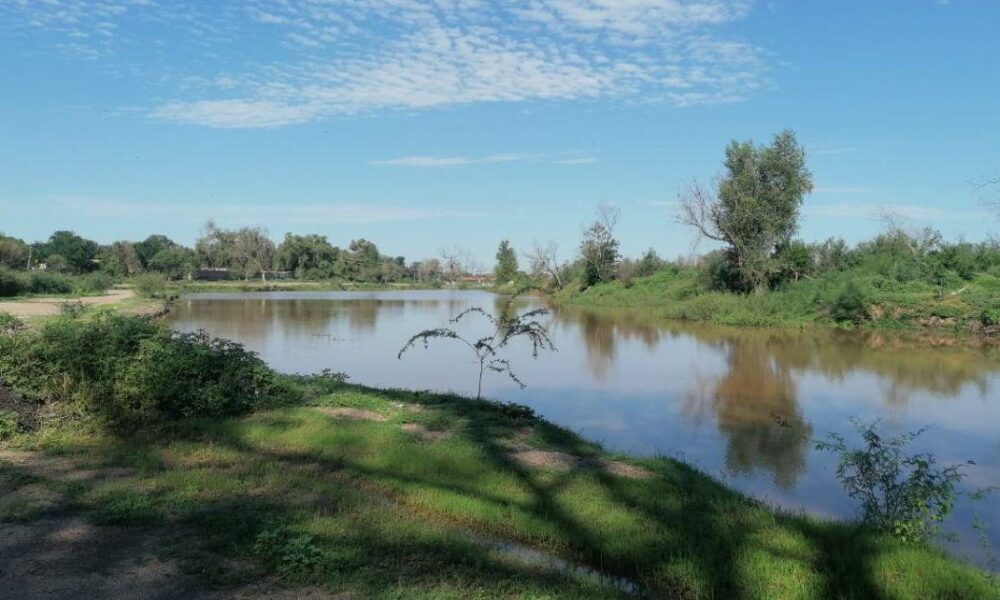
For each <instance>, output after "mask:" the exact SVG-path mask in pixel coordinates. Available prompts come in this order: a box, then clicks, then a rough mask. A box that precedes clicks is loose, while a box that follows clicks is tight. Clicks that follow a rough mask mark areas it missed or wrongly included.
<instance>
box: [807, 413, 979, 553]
mask: <svg viewBox="0 0 1000 600" xmlns="http://www.w3.org/2000/svg"><path fill="white" fill-rule="evenodd" d="M853 422H854V426H855V428H856V429H857V431H858V433H859V434H860V436H861V438H862V441H863V444H864V445H863V446H862V447H861V448H848V447H847V444H846V443H845V442H844V438H843V437H842V436H840V435H838V434H835V433H829V434H827V439H826V440H825V441H822V442H819V443H817V444H816V447H817V448H818V449H820V450H827V451H831V452H834V453H836V454H837V455H838V456H839V461H838V464H837V479H839V480H840V482H841V484H842V485H843V486H844V489H845V490H847V494H848V495H849V496H850V497H852V498H856V499H858V500H860V501H861V507H862V511H863V512H862V522H863V523H864V524H865V525H868V526H870V527H872V528H874V529H876V530H878V531H882V532H885V533H890V534H892V535H894V536H896V537H898V538H900V539H901V540H903V541H904V542H918V543H921V542H925V541H927V540H928V539H929V538H930V537H931V536H932V535H933V534H935V533H937V532H938V531H939V529H940V526H941V523H942V522H943V521H944V519H945V518H946V517H947V516H948V515H949V514H950V513H951V510H952V507H953V505H954V502H955V498H956V496H957V494H958V492H957V491H956V486H957V485H958V483H959V482H961V481H962V478H963V477H964V473H963V470H962V469H963V467H964V465H952V466H948V467H939V466H937V463H936V460H935V458H934V455H933V454H929V453H925V454H907V453H906V447H907V446H908V445H909V444H910V442H912V441H913V440H914V439H915V438H916V437H917V436H918V435H920V434H921V433H922V431H918V432H916V433H907V434H903V435H900V436H896V437H893V438H886V437H883V436H882V435H881V434H880V433H879V430H878V425H879V423H878V421H875V422H871V423H866V422H864V421H861V420H857V419H855V420H854V421H853Z"/></svg>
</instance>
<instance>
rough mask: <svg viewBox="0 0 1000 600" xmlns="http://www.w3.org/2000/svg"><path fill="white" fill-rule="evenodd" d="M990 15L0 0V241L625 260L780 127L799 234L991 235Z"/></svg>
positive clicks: (576, 4)
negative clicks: (532, 253)
mask: <svg viewBox="0 0 1000 600" xmlns="http://www.w3.org/2000/svg"><path fill="white" fill-rule="evenodd" d="M998 24H1000V0H950V1H943V0H841V1H838V2H820V1H812V0H772V1H752V0H689V1H688V0H507V1H504V2H488V1H486V0H270V1H269V0H240V1H229V0H215V1H213V2H201V1H199V2H184V1H181V0H177V1H168V0H98V1H89V2H88V1H82V0H0V231H3V232H5V233H7V234H9V235H15V236H17V237H21V238H24V239H27V240H30V241H34V240H39V239H44V238H46V237H47V236H48V235H49V234H50V233H51V232H52V231H54V230H57V229H70V230H73V231H76V232H77V233H79V234H81V235H84V236H86V237H90V238H92V239H95V240H98V241H100V242H102V243H108V242H111V241H114V240H118V239H133V240H134V239H142V238H145V237H146V236H147V235H149V234H152V233H163V234H167V235H169V236H170V237H172V238H174V239H176V240H177V241H180V242H183V243H192V242H193V241H194V239H195V238H196V237H197V235H198V232H199V229H200V228H201V227H202V225H203V224H204V223H205V221H206V220H207V219H215V220H216V222H217V223H219V224H220V225H221V226H224V227H238V226H244V225H247V226H263V227H266V228H267V229H268V230H269V232H270V233H271V235H272V236H273V237H275V238H276V239H279V240H280V238H282V237H283V236H284V234H285V233H286V232H294V233H320V234H324V235H327V236H328V237H329V239H330V240H331V242H332V243H334V244H337V245H341V246H346V245H347V244H348V243H349V241H350V240H351V239H354V238H361V237H363V238H367V239H370V240H373V241H375V242H376V243H377V244H378V245H379V248H380V249H381V250H382V251H383V253H385V254H389V255H404V256H406V257H407V258H409V259H411V260H415V259H420V258H426V257H431V256H435V255H437V254H438V253H439V252H440V250H442V249H449V250H451V249H453V248H455V247H461V248H464V249H466V250H468V251H469V252H471V253H472V255H473V256H474V257H476V258H477V259H478V261H479V262H480V264H482V265H484V266H486V267H489V266H492V263H493V254H494V252H495V249H496V246H497V244H498V243H499V241H500V240H501V239H504V238H507V239H509V240H511V242H512V243H513V245H514V247H515V248H516V249H518V250H521V251H526V250H528V249H529V248H530V246H531V245H532V244H533V243H534V242H535V241H539V242H548V241H550V240H551V241H555V242H556V243H558V244H559V247H560V253H561V255H562V257H563V258H571V257H572V255H573V254H574V253H575V252H576V249H577V246H578V243H579V238H580V233H581V231H582V230H583V228H584V227H585V225H586V224H587V223H588V222H589V221H590V220H592V218H593V214H594V210H595V207H596V206H597V205H598V204H599V203H602V202H603V203H610V204H613V205H615V206H617V207H618V208H619V209H620V211H621V221H620V225H619V227H618V231H617V233H618V236H619V238H620V239H621V243H622V249H623V251H624V252H625V253H626V254H628V255H637V254H639V253H641V252H642V251H644V250H645V249H646V248H650V247H652V248H654V249H656V250H657V252H659V253H660V255H661V256H664V257H668V258H673V257H676V256H681V255H688V254H691V253H694V252H702V251H705V250H707V249H710V246H707V245H706V244H704V243H701V244H698V243H697V240H696V238H695V237H694V236H693V234H692V232H691V231H689V230H688V229H686V228H684V227H683V226H681V225H679V224H678V223H677V222H676V220H675V213H676V203H677V198H678V195H679V194H680V193H682V192H683V190H684V189H685V188H686V187H688V186H689V185H691V183H692V182H694V181H700V182H702V183H711V182H712V180H713V178H715V177H717V176H718V175H719V174H720V172H721V168H722V166H721V162H722V157H723V150H724V148H725V146H726V144H727V143H728V142H729V141H730V140H733V139H738V140H753V141H754V142H756V143H760V144H763V143H767V142H768V141H769V140H770V138H771V137H772V136H773V135H774V134H775V133H776V132H778V131H780V130H783V129H792V130H794V131H795V132H796V134H797V135H798V139H799V141H800V142H801V143H802V144H803V145H804V146H805V148H806V152H807V161H808V165H809V168H810V169H811V171H812V173H813V176H814V182H815V190H814V191H813V193H812V194H811V195H809V196H808V197H807V198H806V199H805V202H804V205H803V208H802V213H803V218H802V223H801V229H800V235H801V237H802V238H804V239H806V240H822V239H826V238H827V237H830V236H838V237H843V238H845V239H847V240H848V241H851V242H855V241H859V240H862V239H865V238H868V237H870V236H871V235H873V234H875V233H876V232H877V231H878V230H879V229H880V228H881V227H882V222H881V219H880V215H882V214H884V213H887V212H890V213H894V214H896V215H898V216H899V217H902V218H903V220H904V222H905V224H906V225H907V226H908V227H912V228H923V227H934V228H937V229H939V230H940V231H941V232H942V233H943V234H944V235H945V236H946V237H948V238H950V239H957V238H959V237H964V238H965V239H968V240H970V241H976V240H981V239H985V238H987V237H989V236H990V235H993V234H995V233H1000V222H998V220H997V219H996V218H995V214H994V213H993V212H992V211H991V210H990V209H989V208H987V206H986V202H987V201H988V200H989V199H990V196H993V197H996V196H997V195H1000V192H997V191H996V190H991V189H989V188H981V187H978V186H977V185H976V182H978V181H982V180H985V179H988V178H991V177H996V176H998V175H1000V109H998V107H1000V68H998V66H997V65H1000V38H998V37H997V25H998Z"/></svg>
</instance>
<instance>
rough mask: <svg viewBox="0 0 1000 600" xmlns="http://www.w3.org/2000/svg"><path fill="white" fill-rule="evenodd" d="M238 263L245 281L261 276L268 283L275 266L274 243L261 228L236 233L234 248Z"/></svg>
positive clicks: (251, 228) (250, 228)
mask: <svg viewBox="0 0 1000 600" xmlns="http://www.w3.org/2000/svg"><path fill="white" fill-rule="evenodd" d="M233 251H234V254H233V256H234V258H235V260H236V263H237V264H238V265H239V266H240V268H241V269H242V270H243V276H244V278H245V279H250V278H251V277H254V276H256V275H260V279H261V281H267V272H268V271H270V270H271V269H272V268H273V266H274V242H272V241H271V238H269V237H268V235H267V230H266V229H263V228H261V227H244V228H242V229H240V230H239V231H237V232H236V233H235V243H234V246H233Z"/></svg>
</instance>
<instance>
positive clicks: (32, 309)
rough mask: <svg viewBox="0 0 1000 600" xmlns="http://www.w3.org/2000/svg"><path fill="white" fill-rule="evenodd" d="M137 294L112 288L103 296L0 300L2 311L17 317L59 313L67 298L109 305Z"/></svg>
mask: <svg viewBox="0 0 1000 600" xmlns="http://www.w3.org/2000/svg"><path fill="white" fill-rule="evenodd" d="M134 296H135V292H134V291H133V290H111V291H109V292H108V293H107V294H104V295H103V296H84V297H81V298H38V299H36V300H21V301H19V302H0V312H5V313H8V314H11V315H14V316H15V317H44V316H51V315H57V314H59V306H60V305H61V304H62V303H63V302H65V301H66V300H70V301H72V302H80V303H82V304H83V305H84V306H107V305H109V304H117V303H119V302H124V301H125V300H128V299H129V298H132V297H134Z"/></svg>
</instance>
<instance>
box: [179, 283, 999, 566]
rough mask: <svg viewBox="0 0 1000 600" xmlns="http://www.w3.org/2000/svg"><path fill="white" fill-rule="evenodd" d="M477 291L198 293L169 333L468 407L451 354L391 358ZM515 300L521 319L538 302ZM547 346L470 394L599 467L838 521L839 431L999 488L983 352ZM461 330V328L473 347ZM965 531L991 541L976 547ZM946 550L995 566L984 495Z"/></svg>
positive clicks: (472, 378) (702, 332) (578, 328)
mask: <svg viewBox="0 0 1000 600" xmlns="http://www.w3.org/2000/svg"><path fill="white" fill-rule="evenodd" d="M503 303H504V300H503V299H502V298H500V297H498V296H495V295H493V294H490V293H487V292H480V291H446V290H442V291H404V292H273V293H235V294H199V295H193V296H189V297H186V298H184V299H182V300H181V301H179V302H178V303H177V305H176V306H175V309H174V311H173V313H172V314H171V315H170V317H169V318H168V322H169V323H170V325H171V326H172V327H174V328H175V329H178V330H181V331H191V330H196V329H205V330H207V331H208V332H210V333H212V334H213V335H217V336H222V337H227V338H230V339H233V340H236V341H239V342H241V343H243V344H245V345H246V346H247V347H249V348H251V349H253V350H255V351H257V352H258V353H260V355H261V356H262V357H263V358H264V359H265V360H266V361H267V362H268V363H270V364H271V365H272V366H273V367H275V368H276V369H278V370H281V371H286V372H300V373H309V372H319V371H321V370H323V369H327V368H329V369H333V370H335V371H343V372H346V373H348V374H349V375H350V376H351V380H352V381H355V382H358V383H364V384H369V385H377V386H398V387H407V388H414V389H432V390H441V391H445V390H451V391H455V392H458V393H461V394H471V395H474V394H475V391H476V373H477V368H476V366H475V365H474V363H473V362H472V360H471V358H472V357H471V355H470V354H469V351H468V349H467V348H464V347H462V346H461V345H460V344H458V343H455V342H454V341H452V340H434V341H432V342H431V347H430V349H429V350H424V349H423V348H422V347H420V346H418V347H417V348H415V349H413V350H411V351H410V352H408V353H407V354H406V355H404V357H403V358H402V359H401V360H397V358H396V354H397V352H398V351H399V349H400V347H401V346H402V345H403V343H404V342H405V341H406V340H407V339H408V338H409V336H411V335H412V334H414V333H416V332H417V331H420V330H422V329H428V328H434V327H442V326H446V325H447V324H448V320H449V319H450V318H452V317H453V316H455V315H456V314H458V313H459V312H460V311H462V310H464V309H466V308H469V307H470V306H482V307H483V308H486V309H487V310H490V311H494V312H496V311H498V310H500V307H501V306H502V305H503ZM537 303H538V301H535V300H525V301H524V302H522V303H521V305H520V308H522V309H525V308H529V307H531V306H534V305H535V304H537ZM544 322H545V323H546V325H547V326H548V328H549V331H550V333H551V336H552V339H553V341H554V343H555V345H556V346H557V348H558V351H557V352H555V353H543V354H541V355H540V356H539V358H538V359H537V360H533V359H532V358H531V352H530V348H529V347H528V346H526V345H522V344H515V345H513V346H512V347H511V348H510V349H509V352H508V353H507V357H508V358H509V359H510V360H511V363H512V364H513V366H514V369H515V371H516V373H517V375H518V377H519V378H520V379H521V380H522V381H524V383H525V384H526V385H527V387H526V388H525V389H520V388H518V386H517V385H516V384H514V383H513V382H512V381H511V380H509V379H507V378H506V377H504V376H501V375H497V374H494V373H488V374H487V375H486V377H485V380H484V383H483V394H484V396H487V397H491V398H496V399H501V400H509V401H514V402H518V403H521V404H526V405H528V406H531V407H532V408H534V409H535V410H536V411H537V412H538V413H539V414H540V415H541V416H543V417H545V418H547V419H549V420H551V421H553V422H555V423H558V424H560V425H562V426H565V427H567V428H569V429H571V430H574V431H577V432H579V433H580V434H581V435H583V436H584V437H586V438H588V439H591V440H594V441H597V442H600V443H601V444H603V445H604V446H605V447H606V448H608V449H609V450H613V451H621V452H627V453H631V454H636V455H647V456H649V455H666V456H672V457H675V458H679V459H682V460H685V461H687V462H689V463H691V464H693V465H696V466H697V467H699V468H701V469H702V470H703V471H705V472H707V473H709V474H711V475H713V476H715V477H717V478H719V479H722V480H723V481H725V482H726V483H727V484H728V485H730V486H732V487H734V488H736V489H739V490H741V491H744V492H747V493H749V494H751V495H753V496H755V497H757V498H760V499H762V500H764V501H766V502H769V503H771V504H773V505H776V506H780V507H782V508H785V509H788V510H791V511H797V512H807V513H809V514H814V515H819V516H827V517H851V516H853V515H856V514H857V505H856V503H855V502H854V501H853V500H851V499H850V498H849V497H847V495H846V494H845V493H844V492H843V491H842V489H841V488H840V486H839V484H838V483H837V481H836V478H835V476H834V470H835V467H836V461H835V458H834V457H832V456H830V455H828V454H825V453H822V452H819V451H817V450H815V449H814V447H813V441H812V440H815V439H816V438H818V437H821V436H823V435H825V434H826V432H829V431H835V432H839V433H843V434H845V435H848V439H851V440H854V439H856V438H852V437H851V436H850V434H851V431H852V430H851V424H850V419H851V417H860V418H863V419H881V420H882V421H883V424H884V427H885V429H886V430H887V431H893V432H901V431H913V430H916V429H919V428H922V427H927V428H928V430H927V431H926V433H924V434H923V435H922V436H921V437H920V438H919V439H918V441H917V443H916V446H915V447H916V448H917V449H920V450H930V451H933V452H934V453H935V454H936V456H937V457H938V460H939V461H941V462H944V463H950V462H965V461H969V460H971V461H975V463H976V464H975V465H974V466H970V467H969V469H968V476H967V479H966V481H965V483H964V484H963V488H964V489H965V490H972V489H978V488H982V487H986V486H990V485H1000V358H998V357H997V351H996V350H995V349H993V350H990V349H986V348H978V347H973V346H969V345H962V344H959V345H942V346H934V345H930V344H927V343H914V342H912V341H908V340H905V339H901V338H894V337H891V336H887V335H883V334H871V333H846V332H803V331H799V330H757V329H732V328H724V327H717V326H707V325H691V324H681V323H670V322H664V321H662V320H657V319H654V318H651V317H644V316H641V315H638V314H636V313H634V312H607V311H600V312H595V311H587V310H579V309H555V310H554V311H553V312H552V314H551V315H549V316H548V317H546V318H544ZM485 327H486V323H485V321H482V320H479V321H477V320H476V318H475V317H473V318H470V319H469V321H468V326H467V327H464V328H463V330H465V331H467V332H468V333H469V334H477V333H479V332H481V331H484V330H485ZM977 517H978V519H979V520H980V522H982V523H983V524H985V525H986V526H987V527H989V528H990V529H989V530H988V531H987V533H986V536H987V538H988V540H989V542H990V546H991V547H992V550H986V549H984V548H983V545H982V543H981V542H980V541H979V538H980V537H981V535H980V531H979V530H977V529H976V528H974V527H973V526H972V523H973V521H974V520H975V519H976V518H977ZM948 529H949V530H950V531H951V532H953V533H954V534H956V536H957V538H958V539H957V541H951V542H948V541H942V542H941V544H942V545H944V546H945V547H946V549H948V550H949V551H950V552H952V553H954V554H957V555H960V556H965V557H969V558H971V559H972V560H974V561H975V562H977V563H979V564H984V565H985V564H988V561H989V559H990V556H991V555H992V554H993V553H1000V497H998V496H994V497H993V498H992V500H986V501H982V502H969V501H960V502H959V504H958V506H957V510H956V514H955V515H954V516H953V517H952V519H951V520H950V522H949V525H948Z"/></svg>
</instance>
